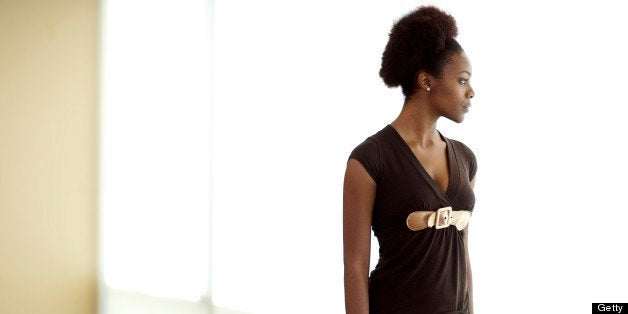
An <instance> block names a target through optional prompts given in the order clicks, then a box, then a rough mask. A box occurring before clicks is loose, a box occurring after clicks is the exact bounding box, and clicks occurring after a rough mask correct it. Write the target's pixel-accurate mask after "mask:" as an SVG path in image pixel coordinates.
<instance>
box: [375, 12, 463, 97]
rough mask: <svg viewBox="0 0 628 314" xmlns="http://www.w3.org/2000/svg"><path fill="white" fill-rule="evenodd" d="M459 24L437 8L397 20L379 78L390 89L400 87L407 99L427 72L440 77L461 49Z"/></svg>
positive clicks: (383, 57)
mask: <svg viewBox="0 0 628 314" xmlns="http://www.w3.org/2000/svg"><path fill="white" fill-rule="evenodd" d="M456 36H458V27H457V26H456V20H455V19H454V18H453V17H452V16H451V15H449V14H447V13H445V12H443V11H442V10H440V9H438V8H436V7H434V6H421V7H419V8H417V9H415V10H414V11H412V12H410V13H408V14H407V15H405V16H404V17H402V18H401V19H400V20H398V21H397V22H396V23H395V25H394V26H393V27H392V30H391V31H390V35H389V39H388V44H387V45H386V49H385V50H384V53H383V54H382V67H381V69H380V70H379V76H380V77H381V78H382V79H383V80H384V83H386V85H387V86H388V87H397V86H400V85H401V90H402V92H403V94H404V95H405V96H406V97H409V96H411V95H413V94H414V92H415V91H416V88H417V86H416V76H417V75H418V73H419V72H420V71H425V72H427V73H429V74H431V75H434V76H436V77H440V75H441V72H442V68H443V66H444V65H445V64H446V63H447V60H448V59H449V57H450V56H451V55H452V54H453V53H455V52H461V51H462V47H461V46H460V44H459V43H458V42H457V41H456V39H455V37H456Z"/></svg>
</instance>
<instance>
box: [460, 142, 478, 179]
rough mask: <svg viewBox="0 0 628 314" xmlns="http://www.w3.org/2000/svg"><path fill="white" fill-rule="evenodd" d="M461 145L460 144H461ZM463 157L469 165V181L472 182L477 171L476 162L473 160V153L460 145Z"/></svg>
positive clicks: (465, 146)
mask: <svg viewBox="0 0 628 314" xmlns="http://www.w3.org/2000/svg"><path fill="white" fill-rule="evenodd" d="M461 144H462V143H461ZM462 147H463V151H464V155H465V157H466V160H467V164H468V165H469V181H473V179H474V178H475V174H476V172H477V171H478V162H477V159H476V158H475V154H474V153H473V151H472V150H471V149H470V148H469V147H468V146H467V145H465V144H462Z"/></svg>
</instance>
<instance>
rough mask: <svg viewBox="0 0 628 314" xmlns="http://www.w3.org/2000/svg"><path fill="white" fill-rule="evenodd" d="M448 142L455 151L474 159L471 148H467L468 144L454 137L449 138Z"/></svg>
mask: <svg viewBox="0 0 628 314" xmlns="http://www.w3.org/2000/svg"><path fill="white" fill-rule="evenodd" d="M449 142H450V143H451V144H452V146H454V149H455V150H456V151H457V152H460V153H462V154H463V155H464V156H465V157H467V158H469V159H475V154H474V153H473V150H471V148H469V146H467V145H466V144H465V143H463V142H460V141H458V140H454V139H449Z"/></svg>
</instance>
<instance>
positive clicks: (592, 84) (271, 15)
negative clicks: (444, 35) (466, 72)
mask: <svg viewBox="0 0 628 314" xmlns="http://www.w3.org/2000/svg"><path fill="white" fill-rule="evenodd" d="M419 3H421V2H418V1H315V2H314V1H312V2H310V1H308V2H305V1H276V0H275V1H216V2H215V9H216V11H215V12H216V19H215V29H214V36H215V64H216V69H215V78H216V84H215V90H216V93H215V102H214V112H215V124H214V134H213V143H214V151H213V156H214V158H215V164H214V165H215V168H214V169H213V173H214V175H213V186H214V190H213V192H214V194H213V217H214V223H215V225H214V230H213V234H214V236H213V239H214V250H213V254H212V256H213V261H214V273H213V296H214V300H215V302H217V303H218V304H219V305H222V306H227V307H234V308H239V309H242V310H248V311H251V312H256V313H297V312H298V313H341V312H343V303H342V302H343V300H342V298H343V296H342V293H343V291H342V255H341V253H342V251H341V229H342V225H341V211H342V208H341V197H342V195H341V192H342V176H343V172H344V167H345V163H346V158H347V156H348V154H349V152H350V151H351V149H352V148H353V147H354V146H355V145H357V144H358V143H360V142H361V141H362V140H363V139H364V138H365V137H366V136H368V135H370V134H372V133H374V132H376V131H378V130H379V129H381V128H382V127H383V126H384V125H385V124H387V123H389V122H391V121H392V120H393V119H394V117H396V115H397V113H398V112H399V110H400V108H401V104H402V98H401V92H400V90H388V89H387V88H386V87H385V86H384V85H383V83H382V82H381V80H380V79H379V77H378V75H377V73H378V70H379V65H380V64H379V61H380V57H381V52H382V50H383V47H384V46H385V44H386V40H387V34H388V32H389V30H390V27H391V25H392V22H393V20H394V19H396V18H399V17H400V16H401V15H402V14H404V13H406V12H407V11H408V10H410V9H411V8H413V7H415V6H416V5H417V4H419ZM432 3H435V4H437V5H439V6H441V7H442V8H444V9H445V10H447V11H449V12H450V13H452V14H453V15H454V16H455V17H456V19H457V21H458V25H459V28H460V37H459V41H460V42H461V44H462V45H463V47H464V48H465V50H466V51H467V54H468V55H469V57H470V59H471V62H472V63H473V69H474V75H473V79H472V84H473V86H474V88H475V91H476V97H475V98H474V102H473V107H472V109H471V112H470V113H469V114H468V116H467V120H466V121H465V122H464V123H463V124H461V125H454V124H452V123H449V122H447V121H441V123H440V129H441V130H442V131H443V132H444V133H445V134H446V135H447V136H449V137H451V138H456V139H459V140H462V141H463V142H465V143H467V144H468V145H469V146H470V147H471V148H472V149H473V150H474V151H475V153H476V155H477V157H478V160H479V172H478V177H477V186H476V193H477V199H478V202H477V206H476V213H475V215H474V217H473V220H472V224H471V229H470V230H471V244H470V246H471V250H472V253H471V254H472V263H473V267H474V278H475V281H474V283H475V303H476V309H477V312H478V313H503V312H505V311H506V309H507V312H508V313H533V312H538V313H544V312H548V313H549V312H560V313H588V312H589V311H590V303H591V302H603V301H604V300H606V301H604V302H608V301H612V302H625V301H626V297H627V296H628V289H627V288H626V286H625V283H626V282H627V281H628V270H627V268H625V267H623V266H622V265H624V263H625V258H624V254H623V253H622V252H621V251H622V250H623V249H622V248H623V247H625V239H626V235H625V233H624V232H625V231H624V230H623V228H622V227H623V226H624V225H625V223H624V222H623V221H625V220H626V219H628V214H627V210H626V209H627V207H628V206H626V204H625V203H624V202H623V201H622V200H623V198H622V197H623V196H624V195H625V192H624V187H625V186H626V185H625V184H624V183H623V181H624V180H623V179H624V177H625V176H626V175H627V174H628V169H627V167H626V163H625V161H624V160H626V157H627V156H626V153H625V152H624V151H625V150H623V149H622V148H623V147H622V146H623V145H624V144H623V143H624V142H625V141H624V138H623V136H624V135H625V134H627V133H628V132H627V131H628V127H626V125H625V123H622V122H623V118H624V116H623V114H624V113H625V110H624V108H625V106H626V105H627V101H626V95H625V91H626V88H625V86H624V84H625V78H624V76H625V74H626V70H628V67H627V62H626V59H625V57H623V56H622V54H621V53H622V51H624V50H623V43H622V39H621V38H623V33H622V31H621V30H622V29H627V27H628V25H627V22H626V19H625V18H623V16H622V13H621V12H622V10H620V7H618V5H617V4H615V2H612V1H597V2H595V3H594V4H591V3H589V2H577V1H576V2H569V3H568V5H565V4H566V2H556V3H550V2H549V1H518V2H512V1H508V2H495V1H473V2H471V1H465V2H462V1H434V2H432ZM374 249H376V248H374ZM613 300H614V301H613ZM622 300H623V301H622ZM296 309H298V310H296Z"/></svg>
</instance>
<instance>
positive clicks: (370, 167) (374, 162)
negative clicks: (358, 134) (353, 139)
mask: <svg viewBox="0 0 628 314" xmlns="http://www.w3.org/2000/svg"><path fill="white" fill-rule="evenodd" d="M349 159H355V160H357V161H358V162H359V163H360V164H362V167H364V169H366V172H368V174H369V175H370V176H371V178H373V180H374V181H375V182H376V183H377V182H379V178H380V175H381V158H380V151H379V146H378V145H377V142H376V141H375V140H374V139H372V138H370V137H369V138H367V139H366V140H365V141H364V142H362V143H361V144H360V145H358V146H357V147H356V148H355V149H353V151H352V152H351V155H349Z"/></svg>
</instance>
